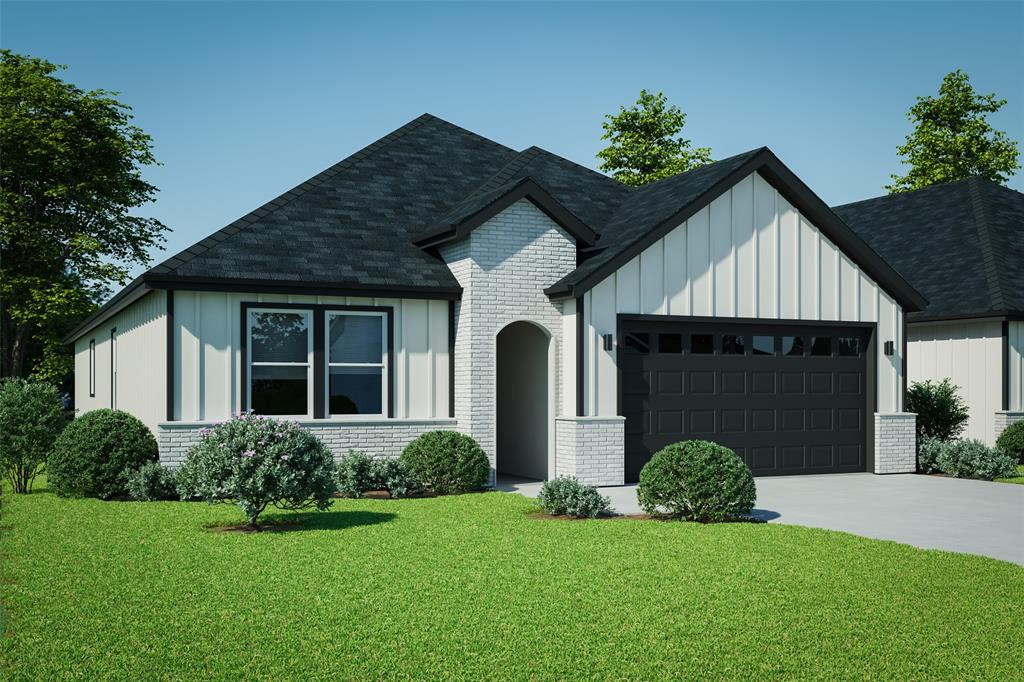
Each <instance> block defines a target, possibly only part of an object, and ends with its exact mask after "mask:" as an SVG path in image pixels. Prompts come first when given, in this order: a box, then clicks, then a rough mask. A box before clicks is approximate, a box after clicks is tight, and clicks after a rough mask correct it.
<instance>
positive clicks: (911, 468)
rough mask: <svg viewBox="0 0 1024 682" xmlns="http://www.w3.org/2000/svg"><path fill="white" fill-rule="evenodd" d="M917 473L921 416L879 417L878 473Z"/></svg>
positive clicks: (885, 415) (876, 457) (876, 445)
mask: <svg viewBox="0 0 1024 682" xmlns="http://www.w3.org/2000/svg"><path fill="white" fill-rule="evenodd" d="M915 471H917V415H916V414H913V413H911V412H898V413H890V414H880V413H875V473H876V474H908V473H914V472H915Z"/></svg>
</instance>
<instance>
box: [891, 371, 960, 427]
mask: <svg viewBox="0 0 1024 682" xmlns="http://www.w3.org/2000/svg"><path fill="white" fill-rule="evenodd" d="M906 409H907V412H913V413H915V414H917V437H918V438H919V439H923V438H938V439H939V440H952V439H954V438H956V437H957V436H959V435H960V434H961V433H963V430H964V429H965V428H967V419H968V417H969V413H968V411H967V403H965V402H964V400H963V398H961V397H960V388H959V387H958V386H957V385H956V384H954V383H953V382H952V381H950V380H949V379H943V380H942V381H939V382H933V381H916V382H914V383H912V384H911V385H910V388H908V389H907V406H906Z"/></svg>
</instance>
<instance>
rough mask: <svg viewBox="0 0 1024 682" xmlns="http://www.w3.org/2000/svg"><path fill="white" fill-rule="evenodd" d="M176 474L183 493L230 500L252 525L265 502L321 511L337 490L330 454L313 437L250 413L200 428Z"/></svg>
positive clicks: (209, 499)
mask: <svg viewBox="0 0 1024 682" xmlns="http://www.w3.org/2000/svg"><path fill="white" fill-rule="evenodd" d="M177 477H178V492H179V493H180V494H181V496H182V497H183V498H200V499H204V500H206V501H207V502H209V503H211V504H212V503H214V502H234V503H235V504H237V505H238V506H239V507H240V508H241V509H242V511H243V512H245V516H246V518H247V519H248V521H249V525H250V526H252V527H254V528H257V527H258V526H257V525H256V520H257V519H258V518H259V515H260V514H262V513H263V510H264V509H266V508H267V506H268V505H274V506H275V507H277V508H278V509H309V508H313V507H315V508H316V509H317V510H319V511H324V510H326V509H327V508H329V507H330V506H331V495H333V494H334V492H335V491H336V490H337V489H338V483H337V480H336V478H335V467H334V458H333V457H332V456H331V452H330V451H329V450H328V449H327V448H326V447H324V444H323V443H321V442H320V440H319V439H318V438H317V437H316V436H314V435H313V434H311V433H310V432H308V431H306V430H304V429H303V428H301V427H300V426H299V425H298V423H297V422H286V421H279V420H276V419H270V418H267V417H262V416H257V415H255V414H253V413H251V412H249V413H246V414H240V415H238V416H236V417H234V418H232V419H230V420H228V421H226V422H223V423H221V424H218V425H216V426H214V427H213V428H212V429H203V430H202V439H201V440H200V441H199V442H198V443H196V444H195V445H193V446H192V448H191V449H190V450H189V452H188V455H187V456H186V458H185V462H184V464H182V466H181V468H180V469H179V470H178V473H177Z"/></svg>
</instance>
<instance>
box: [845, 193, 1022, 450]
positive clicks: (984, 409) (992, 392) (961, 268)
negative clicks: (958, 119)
mask: <svg viewBox="0 0 1024 682" xmlns="http://www.w3.org/2000/svg"><path fill="white" fill-rule="evenodd" d="M832 210H833V211H835V212H836V213H837V214H838V215H839V217H840V218H842V219H843V220H844V221H845V222H846V224H847V225H849V226H850V227H852V228H853V229H854V230H855V231H856V232H857V233H858V234H859V235H860V236H861V237H862V238H863V239H864V240H865V241H866V242H867V243H868V244H869V245H870V246H871V248H873V249H874V250H875V251H877V252H878V253H879V254H881V255H882V257H883V258H885V259H886V260H887V261H888V262H889V263H890V264H891V265H892V266H893V267H895V268H896V270H897V271H899V273H900V274H902V275H903V276H904V277H905V278H906V279H907V280H908V281H909V282H910V283H911V284H912V285H913V286H914V287H915V288H916V289H917V290H918V291H920V292H921V293H922V294H924V296H925V297H926V298H927V299H928V305H927V307H926V308H925V309H924V310H919V311H915V312H912V313H908V315H907V341H908V347H907V379H908V380H909V381H912V382H913V381H922V380H925V379H931V380H937V381H941V380H942V379H944V378H947V377H948V378H950V379H952V381H953V383H955V384H956V385H957V386H959V387H960V392H961V395H962V396H963V397H964V399H965V401H966V403H967V406H968V410H969V412H970V420H969V421H968V424H967V429H966V432H965V433H964V435H965V436H966V437H968V438H977V439H979V440H981V441H984V442H986V443H988V444H989V445H992V444H994V443H995V440H996V438H998V437H999V434H1000V433H1001V432H1002V430H1003V429H1004V428H1006V427H1007V426H1009V425H1010V424H1012V423H1013V422H1015V421H1018V420H1021V419H1024V363H1022V361H1021V358H1022V356H1024V194H1021V193H1020V192H1016V191H1014V190H1012V189H1009V188H1007V187H1003V186H1001V185H999V184H997V183H995V182H991V181H989V180H983V179H981V178H972V179H970V180H961V181H959V182H950V183H945V184H941V185H933V186H931V187H926V188H924V189H919V190H916V191H913V192H904V193H900V194H891V195H888V196H883V197H877V198H875V199H867V200H865V201H858V202H856V203H853V204H847V205H845V206H836V207H834V208H833V209H832Z"/></svg>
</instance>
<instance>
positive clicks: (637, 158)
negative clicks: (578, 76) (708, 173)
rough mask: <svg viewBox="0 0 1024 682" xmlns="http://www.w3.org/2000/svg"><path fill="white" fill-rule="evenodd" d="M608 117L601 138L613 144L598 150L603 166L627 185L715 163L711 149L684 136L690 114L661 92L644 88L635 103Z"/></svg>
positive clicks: (645, 182)
mask: <svg viewBox="0 0 1024 682" xmlns="http://www.w3.org/2000/svg"><path fill="white" fill-rule="evenodd" d="M605 118H606V119H607V120H606V121H604V122H603V123H602V124H601V126H602V127H603V128H604V135H602V136H601V139H602V140H608V141H609V144H608V146H607V147H605V148H604V149H602V150H601V151H599V152H598V153H597V158H599V159H601V165H600V166H599V168H600V169H601V170H603V171H606V172H608V173H611V175H612V177H613V178H615V179H616V180H618V181H619V182H621V183H623V184H626V185H630V186H632V187H639V186H641V185H646V184H647V183H650V182H655V181H656V180H661V179H662V178H667V177H669V176H672V175H676V174H678V173H682V172H683V171H688V170H690V169H691V168H697V167H698V166H703V165H704V164H707V163H711V149H709V148H708V147H694V146H692V143H691V142H690V140H686V139H683V138H682V137H681V136H680V133H681V132H682V130H683V126H684V125H686V114H684V113H683V112H682V110H681V109H680V108H679V107H677V106H675V105H671V106H670V105H669V104H668V99H667V98H666V97H665V95H664V94H662V93H660V92H659V93H657V94H653V93H650V92H648V91H647V90H641V91H640V98H639V99H637V101H636V103H635V104H633V106H631V107H630V108H628V109H627V108H626V107H619V113H618V114H616V115H612V114H608V115H606V116H605Z"/></svg>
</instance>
